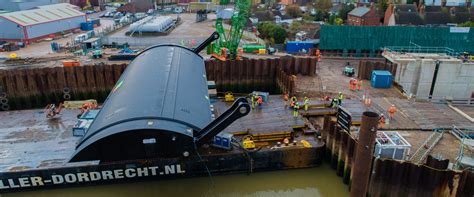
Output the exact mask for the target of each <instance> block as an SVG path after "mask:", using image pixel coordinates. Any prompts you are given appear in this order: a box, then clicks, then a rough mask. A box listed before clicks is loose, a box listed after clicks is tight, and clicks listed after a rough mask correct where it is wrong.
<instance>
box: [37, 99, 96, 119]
mask: <svg viewBox="0 0 474 197" xmlns="http://www.w3.org/2000/svg"><path fill="white" fill-rule="evenodd" d="M97 107H98V104H97V101H96V100H94V99H90V100H82V101H64V103H60V104H59V105H58V106H56V105H55V104H49V105H47V106H46V108H45V113H46V117H47V118H54V117H55V116H56V115H58V114H60V113H61V110H62V109H64V108H66V109H81V114H79V115H78V116H80V115H82V113H84V111H87V110H90V109H95V108H97Z"/></svg>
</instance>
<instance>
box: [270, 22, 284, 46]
mask: <svg viewBox="0 0 474 197" xmlns="http://www.w3.org/2000/svg"><path fill="white" fill-rule="evenodd" d="M286 37H288V34H287V33H286V30H285V29H284V28H283V27H282V26H280V25H277V26H276V28H275V30H274V31H273V35H272V38H273V40H274V41H275V44H283V43H284V42H285V40H286Z"/></svg>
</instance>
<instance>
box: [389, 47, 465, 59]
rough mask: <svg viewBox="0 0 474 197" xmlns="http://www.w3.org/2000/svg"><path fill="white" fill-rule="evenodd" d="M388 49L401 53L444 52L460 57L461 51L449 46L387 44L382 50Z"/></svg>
mask: <svg viewBox="0 0 474 197" xmlns="http://www.w3.org/2000/svg"><path fill="white" fill-rule="evenodd" d="M384 49H387V51H388V52H401V53H442V54H446V55H449V56H453V57H458V56H459V55H460V53H459V52H456V51H454V50H453V49H451V48H449V47H422V46H387V47H384V48H381V50H384Z"/></svg>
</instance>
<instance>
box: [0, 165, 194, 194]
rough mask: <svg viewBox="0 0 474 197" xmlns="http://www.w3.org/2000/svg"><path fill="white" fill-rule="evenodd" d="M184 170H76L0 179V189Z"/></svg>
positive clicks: (150, 168)
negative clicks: (47, 175)
mask: <svg viewBox="0 0 474 197" xmlns="http://www.w3.org/2000/svg"><path fill="white" fill-rule="evenodd" d="M185 172H186V171H185V170H183V169H182V168H181V165H180V164H176V165H165V166H163V167H158V166H150V167H141V168H125V169H114V170H102V171H90V172H77V173H67V174H57V173H55V174H53V175H50V176H49V177H41V176H31V177H24V176H22V177H19V178H8V179H0V190H7V189H17V188H30V187H41V186H45V185H60V184H75V183H87V182H94V181H102V180H120V179H129V178H137V177H149V176H163V175H173V174H184V173H185Z"/></svg>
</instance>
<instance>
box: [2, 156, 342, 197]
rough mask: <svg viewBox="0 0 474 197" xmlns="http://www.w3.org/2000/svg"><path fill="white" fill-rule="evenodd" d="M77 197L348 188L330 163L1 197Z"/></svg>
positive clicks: (333, 196) (313, 196) (301, 193)
mask: <svg viewBox="0 0 474 197" xmlns="http://www.w3.org/2000/svg"><path fill="white" fill-rule="evenodd" d="M20 196H21V197H25V196H26V197H28V196H34V197H36V196H40V197H76V196H78V197H79V196H81V197H82V196H87V197H94V196H100V197H104V196H114V197H115V196H132V197H141V196H157V197H165V196H173V197H181V196H193V197H194V196H204V197H206V196H209V197H213V196H223V197H237V196H239V197H240V196H252V197H253V196H255V197H257V196H258V197H260V196H262V197H279V196H285V197H286V196H295V197H306V196H308V197H320V196H321V197H323V196H327V197H339V196H341V197H345V196H349V191H348V187H347V186H346V185H344V184H343V183H342V179H341V178H340V177H338V176H337V175H336V171H334V170H332V169H331V168H330V167H329V165H328V164H323V165H322V166H319V167H316V168H309V169H294V170H284V171H271V172H258V173H253V174H251V175H246V174H234V175H221V176H213V177H212V179H211V178H209V177H199V178H186V179H177V180H165V181H156V182H139V183H128V184H114V185H103V186H92V187H79V188H68V189H54V190H44V191H37V192H22V193H13V194H4V195H1V194H0V197H20Z"/></svg>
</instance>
